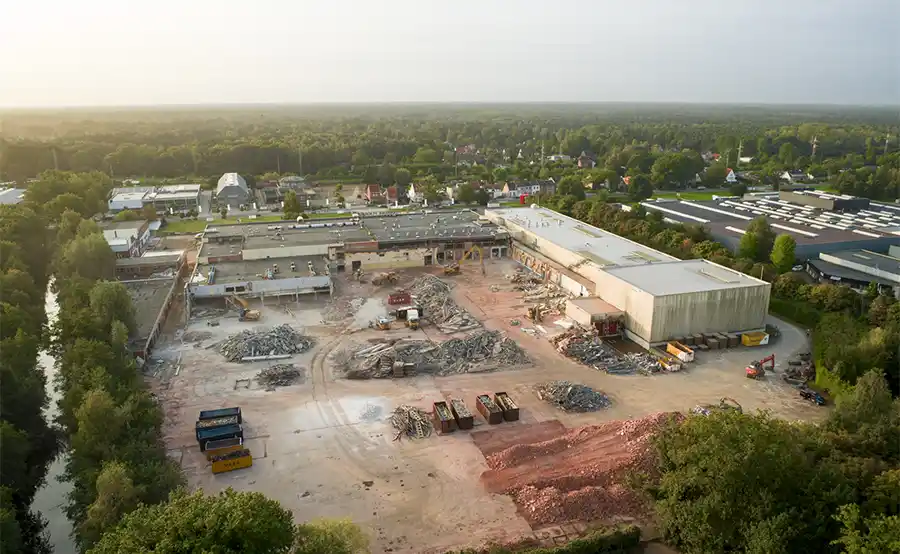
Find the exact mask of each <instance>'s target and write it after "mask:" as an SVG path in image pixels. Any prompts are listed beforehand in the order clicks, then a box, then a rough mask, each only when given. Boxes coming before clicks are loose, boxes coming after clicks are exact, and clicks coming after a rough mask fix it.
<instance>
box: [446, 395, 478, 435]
mask: <svg viewBox="0 0 900 554" xmlns="http://www.w3.org/2000/svg"><path fill="white" fill-rule="evenodd" d="M450 411H452V412H453V418H454V419H456V426H457V427H459V428H460V429H462V430H468V429H471V428H472V427H474V426H475V417H474V416H473V415H472V412H470V411H469V408H468V407H467V406H466V403H465V402H463V401H462V400H460V399H458V398H454V399H452V400H451V401H450Z"/></svg>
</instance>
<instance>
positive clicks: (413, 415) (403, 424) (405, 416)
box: [390, 404, 432, 440]
mask: <svg viewBox="0 0 900 554" xmlns="http://www.w3.org/2000/svg"><path fill="white" fill-rule="evenodd" d="M390 421H391V426H392V427H393V428H394V429H396V430H397V434H396V435H395V436H394V440H400V439H401V438H402V437H403V435H406V436H407V437H410V438H414V439H423V438H425V437H428V436H430V435H431V431H432V426H431V420H430V419H429V418H428V413H426V412H425V411H424V410H420V409H419V408H416V407H415V406H409V405H407V404H404V405H402V406H398V407H397V409H395V410H394V413H392V414H391V417H390Z"/></svg>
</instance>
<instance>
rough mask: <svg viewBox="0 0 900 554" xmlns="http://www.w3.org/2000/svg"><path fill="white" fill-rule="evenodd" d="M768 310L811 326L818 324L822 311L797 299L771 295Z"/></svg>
mask: <svg viewBox="0 0 900 554" xmlns="http://www.w3.org/2000/svg"><path fill="white" fill-rule="evenodd" d="M769 311H771V312H772V313H773V314H775V315H777V316H779V317H783V318H784V319H787V320H790V321H793V322H796V323H798V324H800V325H803V326H806V327H809V328H813V327H815V326H816V325H818V324H819V318H821V317H822V312H820V311H819V310H817V309H815V308H814V307H812V306H810V305H809V304H808V303H806V302H801V301H799V300H785V299H783V298H776V297H774V296H773V297H772V298H771V299H770V300H769Z"/></svg>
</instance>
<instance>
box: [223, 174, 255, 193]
mask: <svg viewBox="0 0 900 554" xmlns="http://www.w3.org/2000/svg"><path fill="white" fill-rule="evenodd" d="M235 186H236V187H239V188H241V189H243V190H244V192H249V190H250V189H248V188H247V181H245V180H244V178H243V177H241V176H240V175H238V174H237V173H225V174H224V175H222V176H221V177H219V184H218V186H216V194H219V193H220V192H222V190H223V189H226V188H228V187H235Z"/></svg>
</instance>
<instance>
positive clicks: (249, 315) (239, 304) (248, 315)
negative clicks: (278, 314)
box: [228, 294, 260, 321]
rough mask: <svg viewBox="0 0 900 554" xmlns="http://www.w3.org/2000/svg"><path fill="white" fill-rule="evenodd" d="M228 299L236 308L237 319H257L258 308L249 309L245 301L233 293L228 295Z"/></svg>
mask: <svg viewBox="0 0 900 554" xmlns="http://www.w3.org/2000/svg"><path fill="white" fill-rule="evenodd" d="M228 301H229V302H230V303H231V304H232V305H233V306H234V307H235V308H237V309H238V321H259V316H260V314H259V310H251V309H250V305H249V304H247V301H246V300H244V299H243V298H241V297H240V296H238V295H236V294H233V295H231V296H230V297H228Z"/></svg>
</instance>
